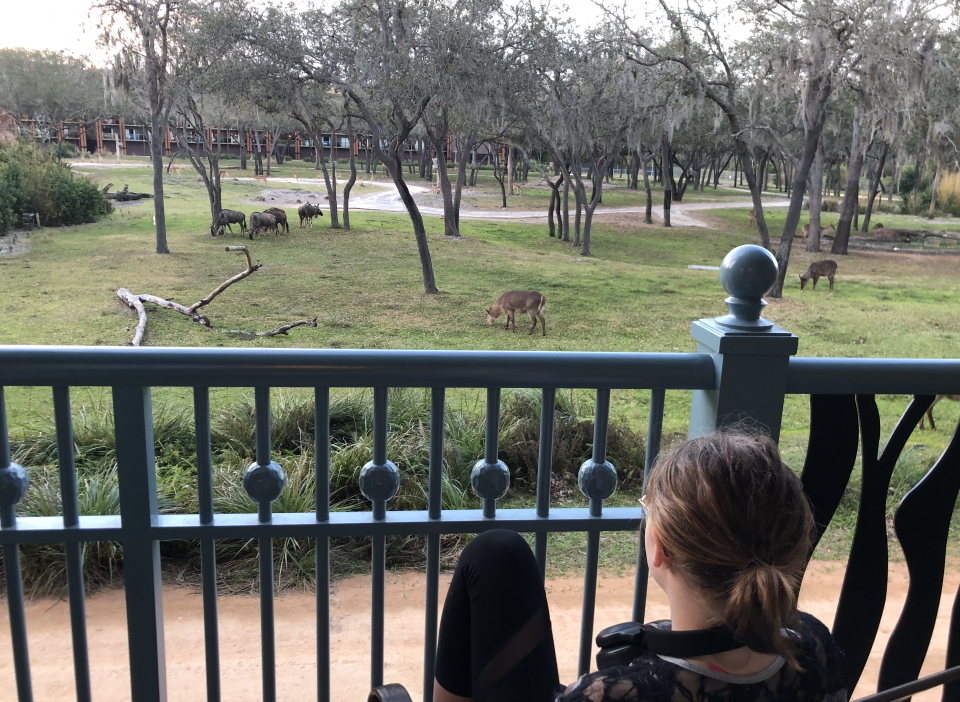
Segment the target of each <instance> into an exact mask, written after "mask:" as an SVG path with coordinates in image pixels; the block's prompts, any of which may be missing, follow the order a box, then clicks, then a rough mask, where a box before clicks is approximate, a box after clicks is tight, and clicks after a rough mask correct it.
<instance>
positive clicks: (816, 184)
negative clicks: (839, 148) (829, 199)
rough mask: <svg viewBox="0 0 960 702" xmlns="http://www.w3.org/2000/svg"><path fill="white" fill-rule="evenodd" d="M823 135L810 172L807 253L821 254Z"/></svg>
mask: <svg viewBox="0 0 960 702" xmlns="http://www.w3.org/2000/svg"><path fill="white" fill-rule="evenodd" d="M823 165H824V155H823V135H821V137H820V143H819V144H818V145H817V155H816V156H814V159H813V167H812V169H811V171H810V234H809V235H808V238H807V251H810V252H812V253H819V252H820V212H821V210H822V208H823Z"/></svg>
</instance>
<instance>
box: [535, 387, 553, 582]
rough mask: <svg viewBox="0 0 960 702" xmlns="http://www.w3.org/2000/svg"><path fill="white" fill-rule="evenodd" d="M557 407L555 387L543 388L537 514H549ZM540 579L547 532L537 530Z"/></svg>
mask: <svg viewBox="0 0 960 702" xmlns="http://www.w3.org/2000/svg"><path fill="white" fill-rule="evenodd" d="M556 407H557V391H556V389H555V388H544V389H543V401H542V402H541V405H540V457H539V459H538V460H537V516H538V517H542V518H546V517H548V516H550V480H551V477H552V474H553V423H554V413H555V412H556ZM534 553H535V554H536V557H537V565H538V566H539V567H540V577H541V579H544V580H545V579H546V577H547V532H545V531H538V532H537V535H536V542H535V543H534Z"/></svg>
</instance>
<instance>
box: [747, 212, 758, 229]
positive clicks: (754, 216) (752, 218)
mask: <svg viewBox="0 0 960 702" xmlns="http://www.w3.org/2000/svg"><path fill="white" fill-rule="evenodd" d="M747 221H748V222H750V226H751V227H755V226H757V213H756V212H755V211H754V210H750V214H748V215H747Z"/></svg>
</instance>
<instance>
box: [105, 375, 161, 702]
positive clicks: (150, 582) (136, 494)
mask: <svg viewBox="0 0 960 702" xmlns="http://www.w3.org/2000/svg"><path fill="white" fill-rule="evenodd" d="M113 417H114V424H115V426H116V441H117V473H118V476H119V486H120V519H121V524H122V527H123V579H124V588H123V589H124V595H125V597H126V603H127V642H128V644H127V645H128V648H129V651H130V688H131V696H132V698H133V699H135V700H137V702H141V700H142V701H143V702H165V701H166V699H167V673H166V655H165V653H164V643H163V589H162V586H161V583H160V542H159V541H157V540H156V539H155V538H154V535H153V533H152V530H153V525H154V522H155V521H156V519H157V467H156V462H155V460H154V454H153V409H152V406H151V400H150V388H149V387H114V388H113Z"/></svg>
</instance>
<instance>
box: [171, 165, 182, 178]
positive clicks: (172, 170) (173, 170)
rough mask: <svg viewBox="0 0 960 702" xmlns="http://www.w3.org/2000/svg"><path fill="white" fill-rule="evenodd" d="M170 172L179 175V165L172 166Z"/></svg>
mask: <svg viewBox="0 0 960 702" xmlns="http://www.w3.org/2000/svg"><path fill="white" fill-rule="evenodd" d="M170 172H171V173H173V174H175V175H178V176H179V175H180V166H174V167H173V168H171V169H170Z"/></svg>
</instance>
